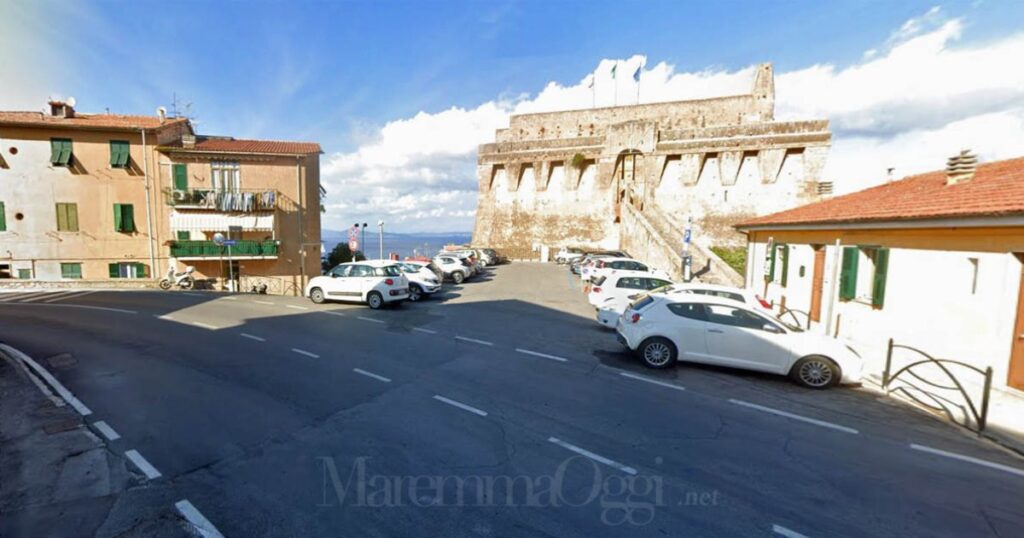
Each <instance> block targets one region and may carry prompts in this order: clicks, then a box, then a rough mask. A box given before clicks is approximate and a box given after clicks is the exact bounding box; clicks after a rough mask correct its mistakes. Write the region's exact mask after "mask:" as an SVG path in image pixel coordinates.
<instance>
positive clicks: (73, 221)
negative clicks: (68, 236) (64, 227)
mask: <svg viewBox="0 0 1024 538" xmlns="http://www.w3.org/2000/svg"><path fill="white" fill-rule="evenodd" d="M65 205H66V206H67V208H68V209H67V211H68V231H69V232H77V231H78V204H65Z"/></svg>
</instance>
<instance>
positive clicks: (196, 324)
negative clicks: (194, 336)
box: [192, 321, 217, 330]
mask: <svg viewBox="0 0 1024 538" xmlns="http://www.w3.org/2000/svg"><path fill="white" fill-rule="evenodd" d="M192 325H195V326H196V327H202V328H204V329H210V330H217V327H215V326H213V325H210V324H209V323H203V322H202V321H193V322H192Z"/></svg>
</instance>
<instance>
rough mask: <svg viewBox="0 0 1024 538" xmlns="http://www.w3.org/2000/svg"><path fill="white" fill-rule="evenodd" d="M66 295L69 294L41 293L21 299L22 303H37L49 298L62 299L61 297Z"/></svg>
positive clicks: (60, 292)
mask: <svg viewBox="0 0 1024 538" xmlns="http://www.w3.org/2000/svg"><path fill="white" fill-rule="evenodd" d="M66 293H67V292H66V291H44V292H40V293H38V294H35V295H30V296H24V297H22V298H21V302H23V303H33V302H35V301H40V300H43V299H48V298H50V297H53V296H57V297H60V296H61V295H64V294H66Z"/></svg>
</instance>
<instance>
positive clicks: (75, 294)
mask: <svg viewBox="0 0 1024 538" xmlns="http://www.w3.org/2000/svg"><path fill="white" fill-rule="evenodd" d="M93 293H96V292H95V291H78V292H75V291H73V292H71V293H58V294H56V295H57V296H56V297H53V298H50V299H45V300H43V302H44V303H54V302H57V301H63V300H64V299H71V298H75V299H77V298H79V297H85V296H86V295H92V294H93Z"/></svg>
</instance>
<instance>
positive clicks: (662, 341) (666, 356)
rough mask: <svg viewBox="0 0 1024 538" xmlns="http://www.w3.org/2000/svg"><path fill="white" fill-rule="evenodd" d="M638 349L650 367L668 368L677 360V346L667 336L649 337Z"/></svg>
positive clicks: (645, 363) (646, 364)
mask: <svg viewBox="0 0 1024 538" xmlns="http://www.w3.org/2000/svg"><path fill="white" fill-rule="evenodd" d="M637 351H639V352H640V359H641V360H642V361H643V362H644V365H645V366H647V367H648V368H657V369H661V368H668V367H669V366H672V365H673V364H675V362H676V346H674V345H673V344H672V342H671V341H669V340H668V339H667V338H661V337H655V338H648V339H647V340H644V341H643V343H642V344H640V347H639V348H637Z"/></svg>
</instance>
